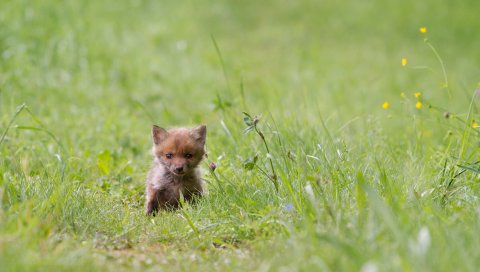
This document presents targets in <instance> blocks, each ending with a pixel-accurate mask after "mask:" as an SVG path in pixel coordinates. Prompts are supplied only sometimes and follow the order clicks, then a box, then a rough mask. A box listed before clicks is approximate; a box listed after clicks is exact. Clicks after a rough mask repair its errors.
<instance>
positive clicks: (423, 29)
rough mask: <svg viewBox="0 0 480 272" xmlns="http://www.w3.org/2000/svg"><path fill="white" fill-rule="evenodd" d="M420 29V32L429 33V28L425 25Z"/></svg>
mask: <svg viewBox="0 0 480 272" xmlns="http://www.w3.org/2000/svg"><path fill="white" fill-rule="evenodd" d="M419 31H420V33H423V34H425V33H427V28H426V27H424V26H422V27H421V28H420V29H419Z"/></svg>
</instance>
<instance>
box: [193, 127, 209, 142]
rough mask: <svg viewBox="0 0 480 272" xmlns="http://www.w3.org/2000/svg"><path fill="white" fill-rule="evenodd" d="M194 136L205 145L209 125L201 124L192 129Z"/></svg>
mask: <svg viewBox="0 0 480 272" xmlns="http://www.w3.org/2000/svg"><path fill="white" fill-rule="evenodd" d="M191 133H192V136H193V138H194V139H195V141H197V142H198V143H200V144H201V145H205V139H206V138H207V126H205V125H201V126H198V127H196V128H193V129H192V132H191Z"/></svg>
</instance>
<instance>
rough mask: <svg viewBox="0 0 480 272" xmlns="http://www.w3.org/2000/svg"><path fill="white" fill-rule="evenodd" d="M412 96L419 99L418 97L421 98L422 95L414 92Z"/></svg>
mask: <svg viewBox="0 0 480 272" xmlns="http://www.w3.org/2000/svg"><path fill="white" fill-rule="evenodd" d="M414 95H415V98H419V97H420V96H422V93H420V92H416V93H415V94H414Z"/></svg>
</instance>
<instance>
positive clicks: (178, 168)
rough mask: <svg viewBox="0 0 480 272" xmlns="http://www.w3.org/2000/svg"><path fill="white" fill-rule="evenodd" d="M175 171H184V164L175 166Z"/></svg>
mask: <svg viewBox="0 0 480 272" xmlns="http://www.w3.org/2000/svg"><path fill="white" fill-rule="evenodd" d="M175 171H176V172H178V173H182V172H183V166H179V167H175Z"/></svg>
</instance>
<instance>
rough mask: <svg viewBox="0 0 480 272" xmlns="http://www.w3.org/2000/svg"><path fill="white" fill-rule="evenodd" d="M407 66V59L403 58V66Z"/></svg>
mask: <svg viewBox="0 0 480 272" xmlns="http://www.w3.org/2000/svg"><path fill="white" fill-rule="evenodd" d="M405 65H407V58H405V57H402V66H405Z"/></svg>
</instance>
